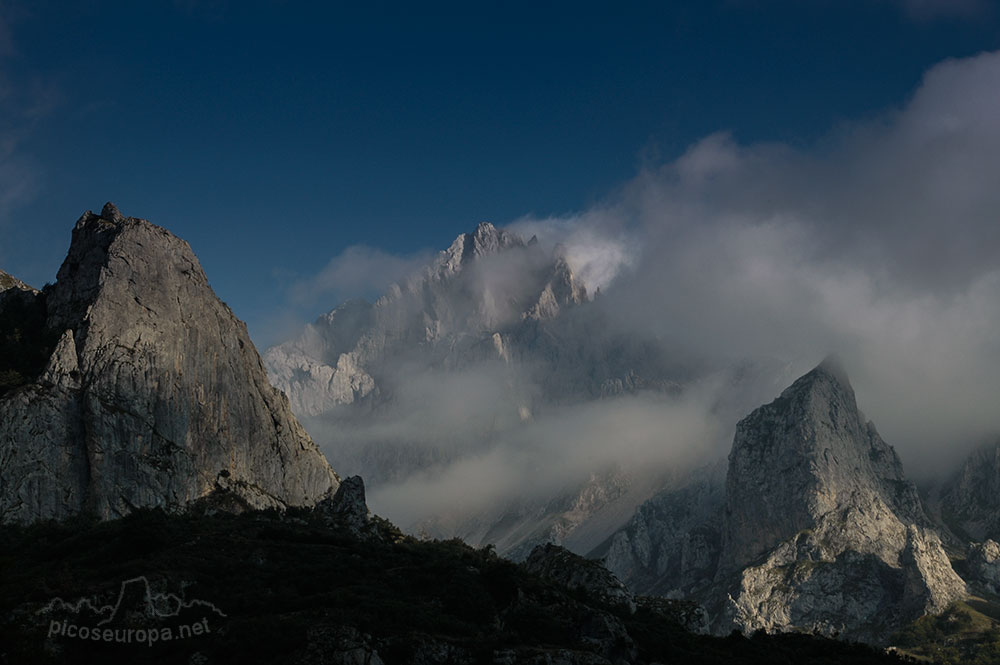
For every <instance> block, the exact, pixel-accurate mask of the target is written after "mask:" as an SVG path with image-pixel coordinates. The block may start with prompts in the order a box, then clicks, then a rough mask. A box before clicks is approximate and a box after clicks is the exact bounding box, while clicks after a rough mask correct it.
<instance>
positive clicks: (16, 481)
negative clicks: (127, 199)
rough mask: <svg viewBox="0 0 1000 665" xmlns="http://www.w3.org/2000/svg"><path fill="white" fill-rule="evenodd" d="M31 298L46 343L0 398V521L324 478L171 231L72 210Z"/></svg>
mask: <svg viewBox="0 0 1000 665" xmlns="http://www.w3.org/2000/svg"><path fill="white" fill-rule="evenodd" d="M36 297H37V298H39V299H40V300H39V302H40V303H41V305H42V306H43V308H44V329H45V332H46V334H49V335H51V336H52V338H53V339H54V340H57V341H56V342H55V343H54V349H53V350H52V351H51V355H50V356H49V358H48V361H47V363H46V364H45V366H44V368H42V370H41V372H40V373H39V374H38V376H32V377H25V379H26V381H25V382H24V383H23V385H20V386H17V387H15V388H14V389H12V390H9V391H8V392H6V393H5V394H3V395H2V397H0V477H2V479H3V484H2V485H0V519H2V520H3V521H17V522H27V521H31V520H36V519H41V518H49V517H56V518H59V517H64V516H67V515H71V514H73V513H77V512H79V511H81V510H89V511H93V512H95V513H96V514H98V515H99V516H101V517H105V518H109V517H116V516H120V515H123V514H126V513H128V512H129V511H131V510H133V509H134V508H138V507H146V506H162V507H164V508H167V509H178V508H181V507H183V506H185V505H187V504H189V503H191V502H193V501H195V500H197V499H199V498H200V497H203V496H205V495H206V494H208V493H210V492H212V491H213V490H215V489H217V488H219V487H224V488H226V489H228V490H229V491H232V492H236V493H239V494H241V495H243V498H244V499H246V500H247V501H249V503H250V504H251V505H262V506H266V505H284V504H287V505H303V504H312V503H315V502H316V501H318V500H319V499H321V498H322V497H324V496H325V495H327V494H328V493H330V492H331V491H332V490H335V489H336V488H337V485H338V482H339V481H338V478H337V476H336V474H334V472H333V471H332V470H331V469H330V467H329V465H328V464H327V462H326V460H325V458H324V457H323V455H322V453H320V451H319V450H318V448H317V447H316V446H315V444H314V443H313V442H312V440H311V439H310V438H309V436H308V435H307V434H306V432H305V431H304V430H303V429H302V427H301V426H300V425H299V423H298V421H297V420H296V419H295V417H294V416H293V415H292V413H291V410H290V408H289V406H288V401H287V399H286V398H285V397H284V395H282V394H281V393H280V392H279V391H278V390H276V389H275V388H273V387H272V386H271V385H270V383H269V382H268V380H267V376H266V374H265V372H264V368H263V365H262V363H261V360H260V357H259V355H258V354H257V351H256V349H255V348H254V346H253V344H252V343H251V341H250V337H249V335H248V333H247V329H246V325H245V324H244V323H243V322H242V321H240V320H238V319H237V318H236V317H235V316H234V315H233V313H232V311H230V309H229V308H228V307H227V306H226V305H225V304H224V303H223V302H221V301H220V300H219V299H218V298H217V297H216V295H215V294H214V292H213V291H212V289H211V287H210V286H209V283H208V279H207V278H206V277H205V273H204V272H203V271H202V268H201V265H200V264H199V263H198V259H197V258H196V257H195V255H194V253H193V252H192V251H191V248H190V247H189V246H188V244H187V243H186V242H184V241H183V240H181V239H179V238H177V237H175V236H173V235H172V234H170V233H169V232H168V231H166V230H165V229H162V228H160V227H158V226H155V225H153V224H151V223H149V222H147V221H145V220H142V219H136V218H133V217H124V216H123V215H121V213H120V212H119V211H118V210H117V209H116V208H115V207H114V206H113V205H111V204H108V205H106V206H105V207H104V210H103V211H102V212H101V214H100V215H97V214H94V213H92V212H87V213H85V214H84V215H83V216H82V217H81V218H80V219H79V221H78V222H77V223H76V226H75V227H74V229H73V238H72V243H71V245H70V249H69V253H68V255H67V257H66V260H65V261H64V262H63V264H62V267H61V268H60V269H59V273H58V277H57V281H56V283H55V285H54V286H52V287H50V288H48V289H46V291H45V292H44V293H41V294H38V295H37V296H36ZM31 343H32V340H25V341H24V344H25V345H30V344H31Z"/></svg>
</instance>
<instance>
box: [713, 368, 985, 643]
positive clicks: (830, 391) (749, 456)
mask: <svg viewBox="0 0 1000 665" xmlns="http://www.w3.org/2000/svg"><path fill="white" fill-rule="evenodd" d="M799 562H807V563H806V564H805V565H806V567H805V568H803V567H801V566H800V565H799ZM817 564H823V565H822V566H818V567H817ZM734 573H735V574H736V578H737V579H738V582H737V583H735V584H736V586H737V587H738V591H737V592H736V593H732V594H731V598H732V599H733V600H732V601H731V603H730V606H729V607H728V609H727V610H726V613H727V616H730V617H731V618H732V621H733V623H734V624H735V625H737V626H739V627H742V628H743V629H747V630H755V629H757V628H766V629H768V630H772V629H777V628H781V627H783V626H797V627H800V628H809V629H819V630H821V631H827V630H830V626H832V625H835V624H836V622H837V621H841V622H845V621H846V620H845V618H844V617H849V618H850V621H851V622H852V623H853V625H851V627H850V630H849V631H848V632H851V633H852V634H854V635H856V636H858V637H861V638H863V639H870V640H878V639H881V638H883V637H884V636H885V635H887V634H888V633H887V631H889V630H890V629H891V627H892V626H893V625H899V622H900V621H905V620H910V619H912V618H914V617H916V616H919V615H920V614H923V613H925V612H932V613H933V612H941V611H943V610H944V609H945V608H946V607H947V605H948V604H949V603H950V602H952V601H954V600H956V599H959V598H961V597H963V595H964V594H965V584H964V582H962V580H961V579H960V578H959V577H958V576H957V575H956V574H955V572H954V570H952V568H951V565H950V563H949V561H948V558H947V556H946V555H945V553H944V551H943V549H942V546H941V541H940V538H939V537H938V535H937V534H936V533H935V532H934V531H933V530H932V529H931V528H930V521H929V520H928V518H927V517H926V514H925V512H924V509H923V506H922V504H921V502H920V498H919V496H918V494H917V491H916V487H915V486H914V485H913V483H912V482H910V481H909V480H907V479H906V477H905V476H904V474H903V469H902V465H901V463H900V461H899V458H898V457H897V455H896V453H895V451H894V450H893V449H892V447H890V446H889V445H888V444H886V443H885V442H884V441H883V440H882V438H881V437H880V436H879V435H878V432H877V431H876V430H875V426H874V425H873V424H871V423H870V422H866V421H865V420H864V418H863V416H862V415H861V412H860V411H859V410H858V406H857V403H856V401H855V397H854V391H853V390H852V389H851V386H850V382H849V380H848V379H847V376H846V374H845V373H844V372H843V370H842V369H841V368H840V366H839V363H836V362H835V361H834V360H831V359H827V360H824V361H823V363H821V364H820V365H819V366H817V367H816V368H815V369H813V370H812V371H810V372H809V373H807V374H806V375H804V376H803V377H801V378H799V379H798V380H797V381H795V382H794V383H793V384H792V385H791V386H790V387H789V388H787V389H786V390H785V391H784V392H782V393H781V395H780V396H779V397H778V398H777V399H776V400H774V401H773V402H771V403H770V404H766V405H764V406H762V407H760V408H758V409H757V410H755V411H754V412H753V413H751V414H750V415H749V416H747V417H746V418H744V419H743V420H742V421H740V422H739V424H738V425H737V427H736V435H735V437H734V438H733V447H732V452H731V453H730V455H729V471H728V474H727V478H726V499H725V508H724V514H723V519H722V552H721V556H720V567H719V573H718V576H717V579H719V580H724V579H728V578H729V576H731V575H733V574H734ZM834 587H836V588H838V589H840V588H845V589H847V591H845V592H844V596H843V597H842V598H840V599H839V600H834V599H830V600H825V601H823V602H819V600H818V598H819V596H818V595H817V594H822V593H824V592H823V591H822V590H823V589H825V588H834ZM851 608H853V609H851ZM838 617H839V618H838ZM845 625H850V624H846V623H845Z"/></svg>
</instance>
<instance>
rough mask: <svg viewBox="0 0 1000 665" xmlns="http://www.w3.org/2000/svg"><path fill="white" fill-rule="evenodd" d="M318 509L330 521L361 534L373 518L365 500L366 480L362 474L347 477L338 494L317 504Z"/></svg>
mask: <svg viewBox="0 0 1000 665" xmlns="http://www.w3.org/2000/svg"><path fill="white" fill-rule="evenodd" d="M316 511H317V512H319V514H321V515H322V516H323V517H324V518H325V519H326V520H327V521H328V522H329V523H331V524H337V525H338V526H342V527H344V528H346V529H348V530H349V531H351V532H352V533H354V534H355V535H361V534H362V532H363V531H364V529H365V527H366V526H368V523H369V522H370V520H371V512H370V511H369V510H368V504H367V503H366V501H365V482H364V480H362V478H361V476H351V477H349V478H345V479H344V480H342V481H341V483H340V487H338V488H337V492H336V494H334V495H333V496H332V497H328V498H326V499H323V500H322V501H320V502H319V503H318V504H316Z"/></svg>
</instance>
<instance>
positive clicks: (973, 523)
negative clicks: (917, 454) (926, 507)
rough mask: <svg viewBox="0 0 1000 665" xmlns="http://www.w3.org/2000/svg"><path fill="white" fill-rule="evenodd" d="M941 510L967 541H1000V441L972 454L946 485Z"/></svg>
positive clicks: (949, 522)
mask: <svg viewBox="0 0 1000 665" xmlns="http://www.w3.org/2000/svg"><path fill="white" fill-rule="evenodd" d="M941 513H942V517H943V519H944V521H945V522H946V523H947V524H948V526H949V527H950V528H951V529H952V531H954V532H955V533H956V534H957V535H959V536H960V537H962V538H964V539H965V540H971V541H982V540H986V539H987V538H992V539H994V540H1000V441H998V442H995V443H993V444H992V445H988V446H984V447H982V448H979V449H978V450H975V451H974V452H973V453H972V454H971V455H969V458H968V459H967V460H966V461H965V463H964V464H963V465H962V468H961V469H960V470H959V472H958V473H957V474H956V475H955V477H954V478H952V479H951V480H950V481H949V482H948V483H947V484H946V485H945V487H944V488H943V491H942V493H941Z"/></svg>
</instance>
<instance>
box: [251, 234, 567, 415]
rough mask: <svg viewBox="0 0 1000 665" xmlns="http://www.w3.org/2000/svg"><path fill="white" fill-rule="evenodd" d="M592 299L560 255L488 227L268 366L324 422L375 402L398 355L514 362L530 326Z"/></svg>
mask: <svg viewBox="0 0 1000 665" xmlns="http://www.w3.org/2000/svg"><path fill="white" fill-rule="evenodd" d="M586 300H587V290H586V288H585V286H584V285H583V284H582V283H581V282H580V280H578V279H577V278H576V277H575V276H574V275H573V272H572V270H571V269H570V266H569V264H568V263H567V262H566V260H565V258H564V257H563V256H562V255H561V254H560V253H559V251H556V252H550V251H548V250H546V249H543V248H542V247H541V246H539V244H538V243H537V241H536V242H535V243H526V242H525V241H524V239H523V238H521V237H520V236H519V235H517V234H516V233H512V232H510V231H507V230H504V229H498V228H497V227H495V226H494V225H493V224H491V223H489V222H481V223H480V224H479V225H478V226H476V228H475V229H474V230H473V231H472V232H469V233H462V234H460V235H459V236H458V237H457V238H456V239H455V240H454V242H452V244H451V245H450V246H449V247H448V249H446V250H444V251H442V252H440V253H439V255H438V256H437V258H436V259H435V260H434V261H432V262H431V263H430V264H429V265H428V266H426V267H425V268H424V269H423V270H422V271H418V272H416V273H414V274H413V275H410V276H409V277H407V278H406V279H404V280H402V281H401V282H399V283H396V284H393V285H391V286H390V287H389V288H388V289H387V291H386V293H385V294H384V295H382V296H381V297H380V298H379V299H378V300H377V301H376V302H375V304H374V305H368V304H367V303H354V304H351V303H344V304H342V305H340V306H338V307H336V308H334V309H333V310H331V311H330V312H329V313H328V314H325V315H323V316H320V317H319V318H318V319H317V320H316V321H315V322H313V323H312V324H309V325H308V326H306V328H305V330H304V331H303V332H302V334H301V335H300V336H299V337H298V338H297V339H294V340H291V341H289V342H286V343H284V344H281V345H279V346H276V347H273V348H271V349H269V350H268V351H267V353H266V354H265V360H266V362H267V365H268V371H269V372H270V375H271V377H272V378H273V380H274V381H275V384H276V385H277V386H278V387H279V388H281V389H282V390H284V391H285V393H286V394H288V396H289V399H290V400H291V402H292V406H293V408H294V409H295V411H296V412H297V413H299V414H302V415H309V416H313V415H319V414H321V413H323V412H326V411H330V410H332V409H334V408H337V407H339V406H342V405H345V404H355V403H358V402H360V401H363V400H366V399H369V396H373V398H374V396H375V395H377V394H378V392H379V386H380V381H379V377H378V374H379V370H380V369H381V368H384V367H386V366H389V365H392V363H393V361H392V359H393V358H394V357H396V356H403V357H406V358H407V359H408V361H413V360H414V358H422V359H424V360H425V361H426V364H428V365H432V364H437V365H442V364H448V365H452V366H454V365H461V364H467V363H470V362H477V361H480V360H482V359H483V358H484V356H491V357H493V358H497V359H502V360H503V361H504V362H508V361H510V359H511V355H510V353H508V352H507V351H509V350H510V344H509V343H508V342H507V341H506V340H509V339H512V338H515V337H518V336H523V337H528V336H529V335H528V334H522V331H523V330H524V329H527V328H530V327H531V326H536V325H537V324H538V323H540V322H543V321H550V320H552V319H554V318H556V317H557V316H558V315H559V314H560V312H562V311H563V310H565V309H566V308H567V307H571V306H574V305H578V304H581V303H583V302H585V301H586ZM530 336H531V337H534V336H535V335H534V333H532V334H531V335H530ZM515 348H516V347H515ZM491 350H492V351H491ZM391 371H392V369H389V370H386V372H385V373H391Z"/></svg>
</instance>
